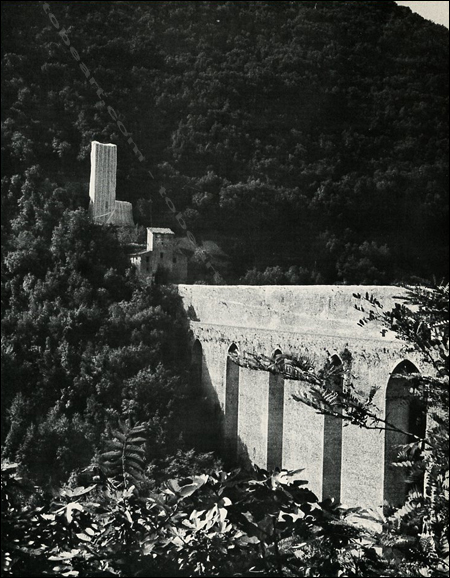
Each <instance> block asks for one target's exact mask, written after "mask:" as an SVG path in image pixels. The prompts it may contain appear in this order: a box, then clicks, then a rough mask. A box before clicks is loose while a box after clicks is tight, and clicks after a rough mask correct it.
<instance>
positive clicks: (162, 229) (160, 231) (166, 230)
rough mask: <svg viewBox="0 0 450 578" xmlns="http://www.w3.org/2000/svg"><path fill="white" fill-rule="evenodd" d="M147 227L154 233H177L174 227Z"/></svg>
mask: <svg viewBox="0 0 450 578" xmlns="http://www.w3.org/2000/svg"><path fill="white" fill-rule="evenodd" d="M147 229H148V230H149V231H151V232H152V233H156V234H160V235H175V233H174V232H173V231H172V229H165V228H159V227H147Z"/></svg>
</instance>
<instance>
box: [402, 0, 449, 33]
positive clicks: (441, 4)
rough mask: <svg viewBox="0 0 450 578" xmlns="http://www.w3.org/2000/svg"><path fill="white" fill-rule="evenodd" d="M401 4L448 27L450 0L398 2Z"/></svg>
mask: <svg viewBox="0 0 450 578" xmlns="http://www.w3.org/2000/svg"><path fill="white" fill-rule="evenodd" d="M397 4H400V5H401V6H409V7H410V8H411V10H414V12H418V13H419V14H420V15H421V16H423V17H424V18H427V19H428V20H433V22H437V23H438V24H443V25H444V26H447V28H448V5H449V0H438V1H437V2H420V1H416V2H414V1H412V2H403V1H401V2H397Z"/></svg>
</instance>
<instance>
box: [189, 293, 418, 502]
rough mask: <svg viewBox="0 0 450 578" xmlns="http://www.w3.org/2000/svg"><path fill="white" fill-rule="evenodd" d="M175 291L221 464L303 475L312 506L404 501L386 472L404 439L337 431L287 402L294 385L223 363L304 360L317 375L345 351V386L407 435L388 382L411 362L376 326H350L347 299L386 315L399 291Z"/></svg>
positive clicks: (400, 405) (353, 322)
mask: <svg viewBox="0 0 450 578" xmlns="http://www.w3.org/2000/svg"><path fill="white" fill-rule="evenodd" d="M178 291H179V293H180V296H181V297H182V299H183V303H184V307H185V309H186V311H187V313H188V316H189V318H190V326H191V330H192V334H193V341H194V349H193V356H194V362H195V363H196V364H197V366H198V368H199V375H201V379H200V381H201V386H202V389H203V392H204V394H205V395H206V396H207V398H208V399H209V401H210V403H211V405H212V406H213V407H214V408H215V412H214V411H213V412H211V415H214V416H215V418H214V419H216V420H217V421H218V422H220V428H221V432H222V436H223V438H224V447H225V449H226V451H227V453H228V454H229V455H231V456H232V457H235V456H236V457H237V458H239V457H242V458H243V457H244V456H245V457H246V458H247V459H249V460H250V461H251V462H253V463H255V464H257V465H258V466H260V467H263V468H268V469H271V468H274V467H276V466H278V467H282V468H285V469H288V470H297V469H299V468H304V471H302V472H301V474H300V475H299V477H301V478H302V479H305V480H308V482H309V487H310V488H311V489H312V490H313V491H314V492H315V493H316V494H317V495H318V496H319V497H322V498H325V497H328V496H334V497H335V498H337V499H338V500H340V501H341V502H342V503H343V504H345V505H347V506H356V505H359V506H365V507H379V506H382V504H383V502H384V500H387V501H389V502H390V503H396V502H397V503H398V504H400V503H401V502H402V501H403V499H404V496H405V484H404V481H403V479H402V477H401V475H402V474H401V472H399V471H398V469H393V468H392V466H390V463H391V462H392V460H393V459H395V455H396V447H397V444H401V443H405V442H406V439H405V436H402V435H400V434H395V433H392V432H385V431H377V430H365V429H361V428H358V427H356V426H353V425H349V426H345V427H343V425H342V420H339V419H336V418H332V417H331V418H330V417H324V416H323V415H319V414H317V413H316V412H315V411H314V410H313V409H311V408H309V407H307V406H305V405H304V404H302V403H300V402H298V401H295V400H294V399H293V397H292V395H293V394H294V393H295V390H296V388H297V387H299V382H296V381H292V380H284V379H282V378H281V377H280V376H276V375H273V374H270V373H267V372H263V371H254V370H250V369H247V368H243V367H239V366H237V365H235V364H234V363H233V362H232V361H231V360H230V359H229V358H228V351H230V348H231V350H233V348H237V349H238V350H239V351H241V352H243V351H247V352H252V353H263V354H265V355H273V354H274V352H282V353H286V354H292V355H306V356H308V357H309V358H310V359H312V360H313V362H314V363H315V364H317V367H320V366H322V365H323V363H324V362H325V361H326V360H327V359H332V360H333V363H336V364H339V363H341V357H340V354H341V353H342V352H343V351H344V350H348V351H349V352H350V354H351V367H350V370H351V374H352V382H353V384H354V385H355V386H356V387H357V388H358V389H359V390H361V391H364V392H369V391H370V390H371V388H372V387H377V388H378V390H377V393H376V395H375V398H374V403H375V404H376V405H377V407H378V408H379V409H380V412H381V414H382V415H383V416H386V417H389V419H390V420H391V421H392V422H393V423H395V424H396V425H398V426H399V427H403V428H405V429H408V428H411V427H412V424H411V419H412V416H411V408H410V407H409V405H408V402H405V400H404V396H403V395H402V392H401V391H399V390H398V387H397V386H395V384H393V383H392V379H391V375H392V373H393V372H394V370H395V369H397V368H398V367H399V365H401V364H403V367H404V368H405V369H407V370H408V369H409V370H410V371H415V370H417V369H419V370H420V369H421V362H420V359H417V358H415V357H414V355H412V354H411V353H408V352H407V351H406V349H407V348H406V346H405V344H404V343H402V342H401V341H400V340H399V339H397V338H396V336H395V334H394V333H393V332H390V331H388V332H383V333H382V332H381V328H380V326H379V325H377V324H376V323H373V324H369V325H368V326H365V327H360V326H358V321H359V319H360V318H361V316H362V314H361V313H359V312H358V311H357V310H356V309H355V307H354V305H355V304H356V300H355V298H354V297H353V294H354V293H362V294H365V293H366V292H368V293H369V294H373V295H374V296H375V297H376V298H377V299H378V300H379V301H380V302H381V303H382V304H383V306H384V307H385V309H390V308H392V307H393V305H394V303H395V300H396V299H395V298H396V296H398V295H399V294H401V293H402V289H400V288H397V287H360V286H358V287H350V286H286V287H284V286H265V287H260V286H258V287H256V286H205V285H179V286H178ZM402 397H403V399H402ZM205 418H206V416H205ZM408 431H411V430H410V429H409V430H408Z"/></svg>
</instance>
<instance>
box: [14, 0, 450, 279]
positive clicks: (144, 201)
mask: <svg viewBox="0 0 450 578" xmlns="http://www.w3.org/2000/svg"><path fill="white" fill-rule="evenodd" d="M50 9H51V11H52V12H53V14H54V16H55V17H56V18H57V20H58V24H59V27H60V30H61V29H63V28H64V29H65V30H66V33H67V36H68V37H69V38H70V43H71V46H72V47H73V48H75V49H76V50H77V52H78V53H79V56H80V58H81V62H83V63H84V65H85V67H87V69H88V70H89V71H90V74H91V78H92V77H93V78H95V80H96V82H97V83H98V85H99V86H100V87H101V88H102V89H103V90H104V94H102V98H99V97H98V96H97V94H96V89H95V88H94V87H93V86H92V85H90V84H89V81H88V80H86V78H85V74H84V73H83V71H82V70H81V69H80V66H79V63H77V61H76V60H75V59H74V57H72V55H71V53H70V51H69V48H68V47H67V46H66V45H65V44H64V42H63V40H62V39H61V38H60V37H59V36H58V33H57V30H56V28H55V26H54V25H52V23H51V22H50V20H49V18H48V15H46V14H45V12H44V10H43V7H42V5H41V4H40V3H38V2H2V32H3V74H2V78H3V100H2V120H3V144H2V165H3V171H4V178H3V180H2V209H3V210H2V219H3V220H2V225H3V239H4V241H5V242H6V245H8V242H11V237H14V236H15V235H17V227H16V228H14V227H13V228H11V222H12V221H13V220H14V219H15V218H17V215H18V213H19V212H20V211H21V210H22V209H21V206H20V203H19V199H20V198H21V196H22V194H23V187H24V186H25V187H26V185H25V181H26V179H27V177H26V174H27V171H32V172H33V174H39V175H41V176H42V177H44V178H49V179H50V180H51V181H52V182H55V183H57V184H58V185H59V186H61V187H64V188H65V190H66V191H68V192H69V195H72V196H73V197H76V198H77V199H81V203H83V202H85V200H86V196H87V182H88V179H89V146H90V142H91V141H92V140H93V139H97V140H99V141H102V142H114V143H116V144H117V145H118V147H119V174H118V198H120V199H123V200H129V201H132V202H133V203H134V206H135V212H136V219H137V220H138V222H139V223H141V224H143V225H149V224H150V220H152V224H153V225H155V226H156V225H157V226H170V227H172V228H174V229H176V222H175V221H174V220H173V216H172V215H171V214H170V212H169V211H168V209H167V207H166V204H165V203H164V202H163V200H162V199H161V197H160V196H159V195H158V192H157V191H158V189H159V187H160V186H161V185H164V186H165V187H166V188H167V190H168V191H170V198H171V199H172V201H173V202H174V204H175V205H176V207H177V209H178V210H179V211H181V212H182V213H183V216H184V218H185V219H186V222H187V224H188V226H189V228H190V229H191V230H192V232H193V233H194V234H195V235H196V237H197V238H198V239H209V240H214V241H216V242H217V243H218V244H219V246H220V247H221V248H222V249H223V250H224V251H225V252H226V253H227V254H228V255H229V256H230V258H231V263H230V265H229V267H228V269H227V270H224V271H222V273H223V275H224V277H225V279H226V281H229V282H237V281H239V280H241V281H242V280H243V279H244V280H245V282H248V283H261V282H262V283H271V282H282V283H290V282H293V283H311V282H323V283H334V282H351V283H365V282H370V283H389V282H398V281H401V280H407V279H410V278H411V277H414V276H416V277H417V276H419V277H429V276H431V275H432V274H435V275H437V276H439V277H440V276H445V275H447V267H448V265H447V263H448V249H447V236H446V235H447V229H446V227H447V220H448V192H447V191H448V147H447V130H448V127H447V110H448V109H447V107H448V99H447V94H448V70H447V66H448V48H447V42H448V31H447V30H445V29H444V28H443V27H439V26H436V25H434V24H431V23H429V22H426V21H424V20H423V19H421V18H420V17H419V16H417V15H414V14H413V13H412V12H411V11H409V10H408V9H406V8H400V7H399V6H397V5H396V4H395V3H394V2H390V1H384V2H379V1H359V0H358V1H357V2H356V1H336V2H334V1H329V0H327V1H318V2H312V1H310V0H309V1H305V2H303V1H295V2H284V1H279V0H277V1H274V2H270V1H207V2H201V1H192V2H189V1H182V2H177V1H163V2H157V1H152V2H64V1H63V2H54V3H51V4H50ZM102 101H103V102H102ZM108 106H111V107H113V108H114V110H115V111H116V112H117V114H118V115H119V116H118V119H120V120H121V121H122V122H123V125H124V126H125V127H126V130H127V131H129V132H130V133H131V136H132V139H133V141H134V142H135V143H136V145H137V146H138V148H139V150H140V151H141V152H142V154H143V155H144V156H145V161H144V162H140V161H139V159H138V157H137V156H136V154H135V153H134V152H133V147H132V146H130V145H129V144H128V143H127V139H128V138H130V137H129V135H128V136H127V137H125V136H123V135H122V134H121V132H120V130H119V129H118V125H117V122H115V121H114V120H113V119H112V118H111V116H110V114H108ZM148 171H151V173H152V175H153V176H154V178H153V179H152V178H151V177H150V175H149V173H148ZM61 226H64V225H63V224H62V225H61ZM67 226H69V224H67ZM177 232H179V233H181V232H182V231H181V229H178V230H177ZM23 234H25V233H24V232H23ZM267 268H269V269H268V270H267V271H266V272H265V273H264V271H265V270H266V269H267Z"/></svg>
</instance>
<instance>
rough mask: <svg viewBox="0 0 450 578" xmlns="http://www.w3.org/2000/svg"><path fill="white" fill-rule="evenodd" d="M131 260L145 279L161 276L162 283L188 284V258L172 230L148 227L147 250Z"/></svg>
mask: <svg viewBox="0 0 450 578" xmlns="http://www.w3.org/2000/svg"><path fill="white" fill-rule="evenodd" d="M130 258H131V263H132V264H133V265H134V266H135V267H136V269H137V270H138V272H139V274H140V275H142V276H143V277H151V278H152V279H157V278H158V276H159V277H160V280H161V281H162V282H167V283H175V284H177V283H186V280H187V262H188V257H187V254H186V251H185V250H183V248H182V247H181V246H180V244H179V243H178V241H177V239H176V237H175V233H174V232H173V231H172V230H171V229H165V228H157V227H148V228H147V245H146V247H145V249H143V250H141V251H139V252H137V253H133V254H132V255H130Z"/></svg>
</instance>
